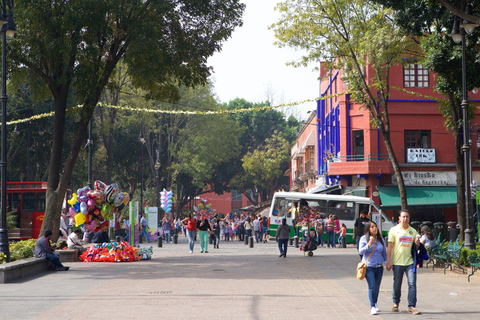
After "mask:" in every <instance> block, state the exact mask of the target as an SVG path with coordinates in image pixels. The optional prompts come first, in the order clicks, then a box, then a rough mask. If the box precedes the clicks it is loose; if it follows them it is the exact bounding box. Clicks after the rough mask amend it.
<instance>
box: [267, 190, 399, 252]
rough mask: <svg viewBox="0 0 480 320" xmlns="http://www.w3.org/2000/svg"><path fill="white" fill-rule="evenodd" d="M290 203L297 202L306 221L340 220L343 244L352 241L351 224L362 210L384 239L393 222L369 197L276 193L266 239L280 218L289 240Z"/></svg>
mask: <svg viewBox="0 0 480 320" xmlns="http://www.w3.org/2000/svg"><path fill="white" fill-rule="evenodd" d="M294 202H296V203H297V205H298V208H299V209H300V215H301V216H303V217H305V218H309V220H310V222H314V220H316V219H318V218H319V216H320V215H323V217H324V218H325V219H327V218H328V216H329V215H330V214H334V215H336V216H337V218H338V219H339V220H340V224H342V223H345V225H346V226H347V236H346V240H347V243H353V242H354V241H355V239H354V238H355V237H354V236H353V225H354V223H355V220H356V219H357V218H358V216H359V213H360V211H362V210H366V211H367V212H370V215H369V218H370V220H372V221H374V222H375V223H376V224H377V225H378V228H379V230H382V235H383V236H384V237H386V236H387V235H388V230H390V228H391V227H393V222H392V221H391V220H390V218H388V217H387V216H386V215H385V214H384V213H383V211H382V210H381V209H380V208H379V207H378V206H377V204H376V203H375V202H374V201H373V200H372V199H370V198H366V197H357V196H348V195H334V194H311V193H301V192H276V193H275V194H274V195H273V199H272V204H271V207H270V212H269V219H268V229H269V231H270V236H272V237H275V236H276V234H277V228H278V226H279V225H280V224H281V223H282V219H283V218H286V219H287V225H289V226H290V237H293V236H294V235H295V233H294V231H293V227H292V220H293V218H294V217H293V216H292V213H291V209H292V207H293V203H294ZM297 219H298V217H297ZM300 219H301V218H300Z"/></svg>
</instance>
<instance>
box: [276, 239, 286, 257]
mask: <svg viewBox="0 0 480 320" xmlns="http://www.w3.org/2000/svg"><path fill="white" fill-rule="evenodd" d="M287 245H288V239H278V249H279V250H280V254H281V255H282V254H283V255H284V256H286V255H287V247H288V246H287Z"/></svg>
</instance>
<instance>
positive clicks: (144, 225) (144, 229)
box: [140, 213, 150, 243]
mask: <svg viewBox="0 0 480 320" xmlns="http://www.w3.org/2000/svg"><path fill="white" fill-rule="evenodd" d="M146 216H147V214H146V213H144V214H143V215H142V218H141V219H140V225H141V227H142V231H141V232H140V238H141V237H142V235H143V236H144V237H145V240H146V241H147V243H149V242H150V239H148V232H147V230H148V222H147V218H146Z"/></svg>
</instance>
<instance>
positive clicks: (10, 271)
mask: <svg viewBox="0 0 480 320" xmlns="http://www.w3.org/2000/svg"><path fill="white" fill-rule="evenodd" d="M49 268H50V261H48V260H47V259H46V258H27V259H22V260H17V261H13V262H9V263H4V264H0V283H9V282H13V281H15V280H18V279H23V278H26V277H30V276H32V275H36V274H40V273H43V272H47V271H48V270H49Z"/></svg>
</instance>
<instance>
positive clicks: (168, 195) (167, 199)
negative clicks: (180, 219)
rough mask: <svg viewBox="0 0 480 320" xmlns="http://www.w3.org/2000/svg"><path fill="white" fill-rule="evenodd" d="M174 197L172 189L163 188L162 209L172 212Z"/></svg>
mask: <svg viewBox="0 0 480 320" xmlns="http://www.w3.org/2000/svg"><path fill="white" fill-rule="evenodd" d="M172 197H173V192H172V191H167V190H165V189H163V191H161V192H160V202H161V203H162V209H163V210H164V211H165V212H166V213H170V211H172Z"/></svg>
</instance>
